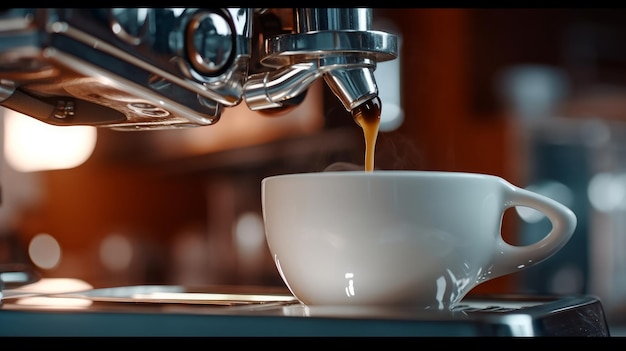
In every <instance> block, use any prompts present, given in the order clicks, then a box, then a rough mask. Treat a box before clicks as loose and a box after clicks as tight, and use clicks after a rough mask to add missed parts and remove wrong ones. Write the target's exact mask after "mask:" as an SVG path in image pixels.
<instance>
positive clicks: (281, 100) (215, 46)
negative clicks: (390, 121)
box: [0, 8, 397, 130]
mask: <svg viewBox="0 0 626 351" xmlns="http://www.w3.org/2000/svg"><path fill="white" fill-rule="evenodd" d="M284 10H287V11H294V12H293V15H294V18H295V19H296V21H297V32H296V33H292V34H285V35H278V36H274V35H270V34H269V33H263V32H262V31H259V32H254V28H253V22H254V21H253V19H254V18H255V16H260V15H262V14H264V13H266V12H267V10H266V9H257V10H255V9H252V8H223V9H219V8H211V9H200V8H93V9H86V8H85V9H64V8H60V9H55V8H39V9H36V8H9V9H4V10H2V11H0V105H3V106H5V107H8V108H11V109H14V110H16V111H18V112H21V113H24V114H26V115H29V116H32V117H35V118H37V119H39V120H41V121H44V122H46V123H50V124H54V125H93V126H98V127H107V128H112V129H117V130H146V129H171V128H183V127H192V126H201V125H211V124H214V123H216V122H217V121H218V120H219V118H220V117H221V114H222V112H223V109H224V108H228V107H233V106H236V105H238V104H240V103H241V102H242V101H243V100H245V102H246V104H247V105H248V107H249V108H250V109H252V110H258V109H266V108H275V107H280V106H284V105H285V104H290V103H293V101H294V99H295V101H296V102H297V101H299V100H297V99H296V98H297V97H298V96H299V95H301V94H303V93H304V92H305V91H306V90H307V89H308V88H309V87H310V85H311V84H312V83H313V82H314V81H315V80H316V79H317V78H319V77H322V76H324V78H325V80H326V82H327V83H328V84H329V85H330V87H331V88H332V90H333V92H334V93H335V94H336V95H337V96H338V97H339V99H340V100H341V101H342V103H343V104H344V106H345V107H346V108H347V109H349V110H350V109H352V108H354V107H356V106H357V105H359V104H360V103H362V102H364V101H365V100H367V99H369V98H371V97H373V96H376V95H377V94H378V91H377V87H376V82H375V80H374V76H373V71H374V69H375V68H376V63H377V62H382V61H385V60H390V59H393V58H395V56H397V43H396V38H395V36H394V35H391V34H388V33H384V32H378V31H373V30H371V21H372V10H371V9H367V8H357V9H350V8H341V9H294V10H291V9H283V10H281V11H284ZM266 36H267V37H266ZM260 39H263V41H264V42H265V51H264V52H263V53H259V55H258V60H260V63H262V64H263V65H265V66H266V67H265V69H264V71H265V70H267V72H264V73H257V74H252V73H254V72H252V71H251V67H253V66H254V64H255V63H256V62H251V60H252V59H253V58H254V59H257V57H256V56H255V55H254V53H253V52H252V48H253V45H252V43H253V41H258V40H260ZM250 74H252V75H251V76H249V75H250Z"/></svg>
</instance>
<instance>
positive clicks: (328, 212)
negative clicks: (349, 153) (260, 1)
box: [261, 171, 576, 310]
mask: <svg viewBox="0 0 626 351" xmlns="http://www.w3.org/2000/svg"><path fill="white" fill-rule="evenodd" d="M261 187H262V188H261V191H262V208H263V219H264V225H265V234H266V239H267V243H268V246H269V250H270V252H271V254H272V257H273V259H274V262H275V264H276V267H277V268H278V271H279V273H280V275H281V277H282V279H283V280H284V282H285V284H286V285H287V287H288V288H289V289H290V291H291V292H292V293H293V295H294V296H295V297H296V298H297V299H298V300H300V302H302V303H304V304H306V305H326V306H328V305H335V306H347V305H351V306H354V305H360V306H404V307H412V308H417V309H428V310H449V309H451V308H453V307H454V306H455V305H456V304H457V303H458V302H459V301H461V299H462V298H463V297H464V296H465V295H466V294H467V293H468V292H469V291H470V290H471V289H472V288H474V287H475V286H476V285H478V284H480V283H482V282H485V281H487V280H489V279H493V278H496V277H499V276H503V275H506V274H511V273H514V272H518V271H520V270H522V269H525V268H528V267H530V266H533V265H536V264H538V263H539V262H541V261H544V260H545V259H547V258H549V257H550V256H552V255H553V254H554V253H556V252H557V251H559V250H560V249H561V248H562V247H563V246H564V245H565V244H566V243H567V242H568V240H569V239H570V237H571V236H572V234H573V232H574V229H575V227H576V216H575V215H574V213H573V212H572V211H571V210H570V209H569V208H567V207H565V206H564V205H562V204H560V203H559V202H557V201H555V200H553V199H550V198H548V197H546V196H543V195H540V194H537V193H534V192H531V191H528V190H525V189H522V188H519V187H517V186H514V185H512V184H510V183H509V182H507V181H506V180H504V179H502V178H500V177H497V176H493V175H484V174H472V173H460V172H434V171H374V172H364V171H345V172H320V173H303V174H287V175H277V176H272V177H268V178H265V179H263V181H262V185H261ZM515 206H525V207H530V208H534V209H535V210H538V211H540V212H542V213H543V214H544V215H545V216H547V218H548V219H549V220H550V222H551V223H552V229H551V230H550V232H549V233H546V235H545V237H543V238H542V239H541V240H540V241H538V242H536V243H533V244H530V245H526V246H515V245H510V244H509V243H507V242H506V241H505V240H504V239H503V237H502V233H501V223H502V218H503V215H504V212H505V211H506V210H507V209H508V208H511V207H515Z"/></svg>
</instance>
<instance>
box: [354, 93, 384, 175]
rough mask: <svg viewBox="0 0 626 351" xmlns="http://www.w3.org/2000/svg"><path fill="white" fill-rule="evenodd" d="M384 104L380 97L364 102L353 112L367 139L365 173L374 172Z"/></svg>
mask: <svg viewBox="0 0 626 351" xmlns="http://www.w3.org/2000/svg"><path fill="white" fill-rule="evenodd" d="M381 111H382V103H381V101H380V98H379V97H378V96H376V97H374V98H372V99H370V100H368V101H366V102H364V103H363V104H361V105H359V106H357V107H356V108H355V109H354V110H352V118H354V120H355V122H356V123H357V124H358V125H359V126H360V127H361V128H362V129H363V136H364V137H365V171H366V172H373V171H374V151H375V149H376V138H377V137H378V128H379V126H380V113H381Z"/></svg>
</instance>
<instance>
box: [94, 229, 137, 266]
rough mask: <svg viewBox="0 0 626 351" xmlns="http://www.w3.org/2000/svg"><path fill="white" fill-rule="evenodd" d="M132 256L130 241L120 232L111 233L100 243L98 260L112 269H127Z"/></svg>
mask: <svg viewBox="0 0 626 351" xmlns="http://www.w3.org/2000/svg"><path fill="white" fill-rule="evenodd" d="M132 258H133V247H132V245H131V243H130V241H129V240H128V239H127V238H126V237H124V236H123V235H120V234H115V233H114V234H111V235H109V236H107V237H106V238H104V240H103V241H102V243H101V244H100V261H102V264H103V265H104V266H105V267H107V268H108V269H110V270H112V271H123V270H125V269H128V267H129V266H130V262H131V260H132Z"/></svg>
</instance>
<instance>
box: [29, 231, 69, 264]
mask: <svg viewBox="0 0 626 351" xmlns="http://www.w3.org/2000/svg"><path fill="white" fill-rule="evenodd" d="M28 254H29V255H30V259H31V260H32V261H33V263H34V264H35V265H36V266H37V267H39V268H43V269H52V268H54V267H56V266H57V265H58V264H59V262H60V261H61V246H59V243H58V242H57V241H56V239H55V238H53V237H52V235H50V234H46V233H40V234H37V235H35V237H34V238H33V239H32V240H31V241H30V244H29V245H28Z"/></svg>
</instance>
